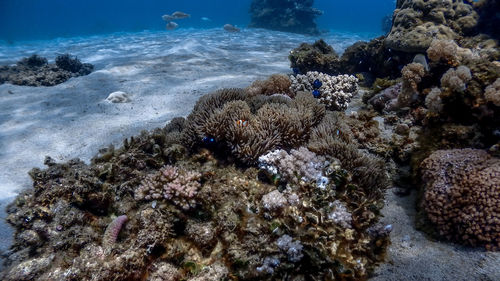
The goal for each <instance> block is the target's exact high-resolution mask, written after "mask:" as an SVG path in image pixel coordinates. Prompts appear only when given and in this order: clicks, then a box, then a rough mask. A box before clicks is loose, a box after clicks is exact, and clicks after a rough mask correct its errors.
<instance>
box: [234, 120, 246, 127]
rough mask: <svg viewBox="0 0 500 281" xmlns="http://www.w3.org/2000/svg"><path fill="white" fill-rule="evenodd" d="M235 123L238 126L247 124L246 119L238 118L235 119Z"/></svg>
mask: <svg viewBox="0 0 500 281" xmlns="http://www.w3.org/2000/svg"><path fill="white" fill-rule="evenodd" d="M236 125H237V126H240V127H246V126H248V121H247V120H238V121H236Z"/></svg>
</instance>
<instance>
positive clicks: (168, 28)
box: [166, 21, 179, 30]
mask: <svg viewBox="0 0 500 281" xmlns="http://www.w3.org/2000/svg"><path fill="white" fill-rule="evenodd" d="M177 27H179V25H178V24H176V23H175V22H173V21H171V22H169V23H167V25H166V28H167V30H174V29H176V28H177Z"/></svg>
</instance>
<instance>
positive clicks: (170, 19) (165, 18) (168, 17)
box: [161, 15, 175, 21]
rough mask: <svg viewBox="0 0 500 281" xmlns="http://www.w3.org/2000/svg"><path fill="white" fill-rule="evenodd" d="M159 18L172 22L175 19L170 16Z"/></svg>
mask: <svg viewBox="0 0 500 281" xmlns="http://www.w3.org/2000/svg"><path fill="white" fill-rule="evenodd" d="M161 18H162V19H163V20H164V21H173V20H175V18H174V17H172V16H171V15H163V16H162V17H161Z"/></svg>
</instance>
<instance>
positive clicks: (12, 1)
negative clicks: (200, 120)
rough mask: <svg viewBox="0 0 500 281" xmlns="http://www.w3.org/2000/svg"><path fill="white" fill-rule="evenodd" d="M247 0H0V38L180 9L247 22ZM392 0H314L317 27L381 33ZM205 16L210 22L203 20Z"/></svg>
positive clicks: (145, 25) (102, 28)
mask: <svg viewBox="0 0 500 281" xmlns="http://www.w3.org/2000/svg"><path fill="white" fill-rule="evenodd" d="M250 2H251V0H238V1H234V0H177V1H168V0H144V1H137V0H83V1H82V0H0V40H5V41H17V40H30V39H50V38H54V37H69V36H82V35H90V34H102V33H109V32H120V31H128V32H130V31H142V30H146V29H148V30H160V29H164V26H165V22H163V20H162V19H161V16H162V15H163V14H167V13H172V12H174V11H184V12H186V13H190V14H191V15H192V17H191V18H189V19H183V20H178V21H177V23H178V24H179V25H180V27H181V28H186V27H195V28H205V27H206V28H212V27H217V26H222V25H224V24H226V23H231V24H235V25H237V26H240V27H244V26H246V25H247V24H248V23H249V21H250V15H249V12H248V11H249V7H250ZM394 2H395V1H394V0H358V1H354V0H316V1H315V4H314V6H315V7H316V8H318V9H320V10H323V11H324V12H325V14H324V15H322V16H320V17H319V18H318V19H317V23H318V25H319V28H320V29H321V30H325V29H329V30H334V31H352V32H367V33H381V18H382V17H383V16H384V15H387V14H391V13H392V11H393V10H394V6H395V3H394ZM201 17H208V18H210V19H211V21H208V22H207V21H203V20H201Z"/></svg>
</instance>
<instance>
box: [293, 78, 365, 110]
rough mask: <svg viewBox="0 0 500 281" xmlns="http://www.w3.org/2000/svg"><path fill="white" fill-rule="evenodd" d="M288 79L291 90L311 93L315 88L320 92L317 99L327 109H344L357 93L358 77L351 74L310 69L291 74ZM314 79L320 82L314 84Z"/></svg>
mask: <svg viewBox="0 0 500 281" xmlns="http://www.w3.org/2000/svg"><path fill="white" fill-rule="evenodd" d="M290 79H291V81H292V85H291V87H290V90H291V91H292V92H295V93H297V92H299V91H305V92H308V93H311V94H312V93H313V92H314V91H315V90H316V91H318V93H319V94H320V96H319V101H320V102H321V103H322V104H324V105H325V106H326V108H327V109H328V110H346V109H347V106H348V105H349V102H350V101H351V98H352V97H353V96H355V95H356V94H357V93H358V79H357V78H356V77H354V76H352V75H346V74H344V75H338V76H330V75H328V74H325V73H320V72H317V71H310V72H307V74H305V75H300V74H299V75H297V76H291V77H290ZM316 80H317V81H319V82H320V83H319V84H318V85H314V84H315V81H316ZM317 86H319V87H317Z"/></svg>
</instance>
